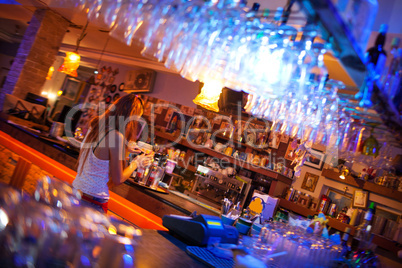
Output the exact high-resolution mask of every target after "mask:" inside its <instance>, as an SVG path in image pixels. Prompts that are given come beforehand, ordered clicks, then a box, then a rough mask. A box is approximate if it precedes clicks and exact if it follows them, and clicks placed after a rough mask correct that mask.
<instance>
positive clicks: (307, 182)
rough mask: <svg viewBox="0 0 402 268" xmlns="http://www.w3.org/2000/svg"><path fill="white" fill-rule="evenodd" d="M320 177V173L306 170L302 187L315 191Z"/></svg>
mask: <svg viewBox="0 0 402 268" xmlns="http://www.w3.org/2000/svg"><path fill="white" fill-rule="evenodd" d="M319 177H320V176H319V175H316V174H312V173H309V172H306V175H304V180H303V184H302V186H301V188H302V189H304V190H307V191H310V192H314V190H315V187H316V186H317V182H318V178H319Z"/></svg>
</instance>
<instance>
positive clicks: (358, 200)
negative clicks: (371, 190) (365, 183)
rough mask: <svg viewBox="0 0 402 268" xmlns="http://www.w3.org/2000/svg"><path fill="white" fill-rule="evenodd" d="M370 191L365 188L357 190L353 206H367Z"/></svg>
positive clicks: (354, 194)
mask: <svg viewBox="0 0 402 268" xmlns="http://www.w3.org/2000/svg"><path fill="white" fill-rule="evenodd" d="M368 195H369V194H368V192H367V191H363V190H355V192H354V193H353V202H352V206H353V207H354V208H367V201H368Z"/></svg>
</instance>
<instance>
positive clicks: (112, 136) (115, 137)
mask: <svg viewBox="0 0 402 268" xmlns="http://www.w3.org/2000/svg"><path fill="white" fill-rule="evenodd" d="M108 136H109V137H108V139H107V140H108V141H109V142H111V141H113V142H114V143H115V144H119V143H121V142H124V135H123V134H122V133H121V132H120V131H118V130H115V129H113V130H111V131H110V132H109V134H108Z"/></svg>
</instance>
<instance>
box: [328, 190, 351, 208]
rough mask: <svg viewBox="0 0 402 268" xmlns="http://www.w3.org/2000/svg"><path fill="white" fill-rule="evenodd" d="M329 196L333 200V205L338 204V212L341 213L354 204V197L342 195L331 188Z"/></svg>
mask: <svg viewBox="0 0 402 268" xmlns="http://www.w3.org/2000/svg"><path fill="white" fill-rule="evenodd" d="M327 196H328V197H329V198H330V199H331V201H332V203H334V204H336V206H337V209H336V212H337V213H339V212H340V211H341V210H342V209H343V208H344V207H347V208H349V207H350V206H351V204H352V195H351V194H346V193H342V192H340V191H337V190H335V189H332V188H329V189H328V191H327Z"/></svg>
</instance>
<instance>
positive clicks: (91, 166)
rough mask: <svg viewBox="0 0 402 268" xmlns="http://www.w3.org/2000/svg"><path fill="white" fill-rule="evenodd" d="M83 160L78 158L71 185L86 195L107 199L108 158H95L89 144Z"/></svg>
mask: <svg viewBox="0 0 402 268" xmlns="http://www.w3.org/2000/svg"><path fill="white" fill-rule="evenodd" d="M84 142H85V141H84ZM83 161H84V159H83V158H80V162H79V163H78V171H77V176H76V177H75V180H74V181H73V187H74V188H76V189H78V190H81V191H82V192H83V193H86V194H88V195H91V196H94V197H99V198H107V199H108V198H109V187H108V186H107V183H108V181H109V160H101V159H99V158H97V157H96V156H95V154H94V152H93V149H92V146H91V148H90V149H89V152H88V156H87V159H86V161H85V163H83Z"/></svg>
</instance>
